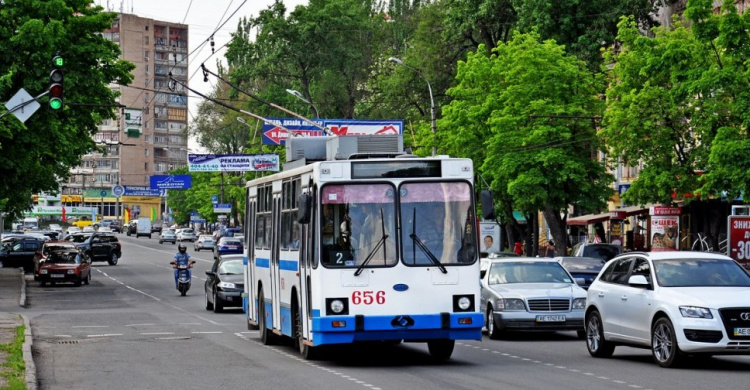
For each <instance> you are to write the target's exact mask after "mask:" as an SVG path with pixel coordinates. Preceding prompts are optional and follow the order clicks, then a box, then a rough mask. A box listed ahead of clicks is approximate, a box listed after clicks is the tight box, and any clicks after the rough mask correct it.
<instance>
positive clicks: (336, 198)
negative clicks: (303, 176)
mask: <svg viewBox="0 0 750 390" xmlns="http://www.w3.org/2000/svg"><path fill="white" fill-rule="evenodd" d="M394 191H395V189H394V187H393V185H391V184H373V183H367V184H336V185H333V184H329V185H326V186H324V187H323V188H322V190H321V214H320V216H321V218H320V229H321V234H320V236H321V260H322V263H323V265H325V266H328V267H359V266H360V265H362V264H363V263H364V262H367V265H368V266H370V267H378V266H381V267H382V266H393V265H395V264H396V262H397V261H398V256H397V255H398V250H397V248H396V221H395V213H394V211H395V206H394V205H395V198H394V196H393V194H394Z"/></svg>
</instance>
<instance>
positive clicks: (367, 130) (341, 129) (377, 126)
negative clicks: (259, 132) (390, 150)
mask: <svg viewBox="0 0 750 390" xmlns="http://www.w3.org/2000/svg"><path fill="white" fill-rule="evenodd" d="M268 119H269V120H270V122H272V123H274V125H271V124H268V123H264V124H263V144H265V145H283V144H284V143H285V141H286V139H287V138H289V137H292V136H293V135H292V134H289V133H288V132H286V131H285V130H283V129H281V128H280V127H278V126H284V127H285V128H287V129H289V130H290V131H291V132H292V133H294V134H299V135H303V136H305V137H320V136H324V135H326V134H325V133H324V132H323V130H321V129H319V128H318V127H315V126H313V125H311V124H309V123H307V122H305V121H303V120H300V119H297V118H268ZM313 122H315V123H317V124H319V125H320V126H322V127H328V128H329V129H330V130H331V132H332V133H333V134H335V135H395V134H402V133H403V131H404V121H402V120H396V119H394V120H363V119H315V120H314V121H313Z"/></svg>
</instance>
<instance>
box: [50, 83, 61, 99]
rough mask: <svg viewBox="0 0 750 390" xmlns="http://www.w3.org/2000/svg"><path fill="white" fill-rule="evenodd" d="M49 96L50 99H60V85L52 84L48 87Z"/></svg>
mask: <svg viewBox="0 0 750 390" xmlns="http://www.w3.org/2000/svg"><path fill="white" fill-rule="evenodd" d="M49 94H50V96H51V97H62V94H63V86H62V85H61V84H52V85H50V86H49Z"/></svg>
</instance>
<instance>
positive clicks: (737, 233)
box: [727, 215, 750, 269]
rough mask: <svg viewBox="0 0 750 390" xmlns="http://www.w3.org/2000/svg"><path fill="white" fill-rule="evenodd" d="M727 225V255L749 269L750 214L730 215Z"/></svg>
mask: <svg viewBox="0 0 750 390" xmlns="http://www.w3.org/2000/svg"><path fill="white" fill-rule="evenodd" d="M728 220H729V225H728V226H727V232H729V234H728V237H727V256H729V257H731V258H733V259H734V260H736V261H737V262H738V263H740V264H742V266H743V267H745V269H750V216H747V215H732V216H730V217H729V219H728Z"/></svg>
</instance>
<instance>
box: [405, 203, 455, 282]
mask: <svg viewBox="0 0 750 390" xmlns="http://www.w3.org/2000/svg"><path fill="white" fill-rule="evenodd" d="M412 221H413V224H412V232H411V234H410V235H409V238H411V239H412V241H414V243H415V244H417V246H418V247H419V249H421V250H422V252H424V254H425V255H427V258H428V259H430V261H432V262H433V263H435V265H437V266H438V268H440V271H441V272H443V273H444V274H447V273H448V270H447V269H445V266H443V264H442V263H441V262H440V260H438V259H437V257H435V255H434V254H433V253H432V251H431V250H430V248H428V247H427V246H426V245H425V244H424V243H423V242H422V240H420V239H419V237H418V236H417V208H416V207H415V208H414V215H413V217H412ZM416 257H417V255H416V253H414V259H416Z"/></svg>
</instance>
